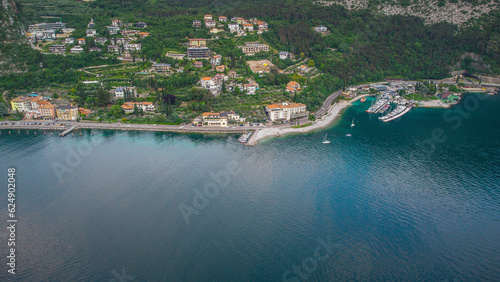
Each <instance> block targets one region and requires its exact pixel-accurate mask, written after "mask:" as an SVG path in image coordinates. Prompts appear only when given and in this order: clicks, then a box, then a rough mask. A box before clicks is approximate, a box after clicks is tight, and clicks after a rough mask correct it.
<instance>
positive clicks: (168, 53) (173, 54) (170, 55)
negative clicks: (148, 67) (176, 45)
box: [165, 52, 186, 60]
mask: <svg viewBox="0 0 500 282" xmlns="http://www.w3.org/2000/svg"><path fill="white" fill-rule="evenodd" d="M165 56H167V57H170V58H173V59H176V60H182V59H184V57H185V56H186V54H177V53H170V52H167V54H166V55H165Z"/></svg>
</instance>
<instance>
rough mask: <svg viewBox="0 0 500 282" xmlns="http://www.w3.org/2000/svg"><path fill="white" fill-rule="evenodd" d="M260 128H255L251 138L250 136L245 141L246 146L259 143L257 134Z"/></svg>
mask: <svg viewBox="0 0 500 282" xmlns="http://www.w3.org/2000/svg"><path fill="white" fill-rule="evenodd" d="M259 131H260V129H257V130H255V131H254V132H253V133H252V135H251V136H250V138H248V141H247V142H246V143H245V145H246V146H254V145H255V144H257V141H258V140H257V134H258V133H259Z"/></svg>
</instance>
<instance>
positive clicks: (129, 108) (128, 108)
mask: <svg viewBox="0 0 500 282" xmlns="http://www.w3.org/2000/svg"><path fill="white" fill-rule="evenodd" d="M134 106H137V108H139V109H142V110H143V111H144V112H154V110H155V105H154V104H153V103H152V102H125V103H124V104H123V105H122V109H123V111H124V112H125V113H127V114H130V113H133V112H134Z"/></svg>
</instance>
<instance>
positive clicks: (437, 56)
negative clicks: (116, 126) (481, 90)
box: [0, 0, 500, 109]
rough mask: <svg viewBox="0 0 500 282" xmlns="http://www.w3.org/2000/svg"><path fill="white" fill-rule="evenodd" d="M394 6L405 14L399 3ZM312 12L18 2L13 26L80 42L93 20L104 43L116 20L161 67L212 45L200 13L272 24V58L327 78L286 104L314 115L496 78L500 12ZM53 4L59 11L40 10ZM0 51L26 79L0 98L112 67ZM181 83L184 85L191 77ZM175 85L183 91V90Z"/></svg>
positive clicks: (226, 49) (126, 0)
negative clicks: (372, 97) (43, 25)
mask: <svg viewBox="0 0 500 282" xmlns="http://www.w3.org/2000/svg"><path fill="white" fill-rule="evenodd" d="M399 2H401V3H400V4H401V5H406V4H405V1H399ZM312 3H313V2H312V1H309V0H301V1H288V0H278V1H264V0H257V1H237V2H235V1H230V0H221V1H208V0H189V1H181V0H171V1H164V0H155V1H148V0H140V1H132V0H96V1H94V2H76V1H63V2H61V1H55V0H49V1H37V0H19V1H17V5H18V8H19V11H20V12H19V14H18V17H19V19H20V20H21V21H22V22H23V23H25V25H27V24H30V23H36V22H42V21H46V18H44V17H47V16H50V17H60V18H61V20H62V21H63V22H66V23H67V26H70V27H74V28H76V29H77V30H76V31H75V34H76V35H77V36H79V35H83V34H84V31H85V28H86V24H87V23H88V22H89V21H90V19H91V18H93V19H94V22H95V23H96V29H97V30H98V32H99V33H100V34H103V35H105V36H106V30H105V26H106V25H109V23H110V21H111V19H113V18H120V19H121V20H123V21H124V22H129V23H135V22H138V21H144V22H147V24H148V27H147V29H146V30H147V32H149V33H150V34H151V36H149V37H147V38H145V39H142V40H141V43H142V44H143V48H142V50H141V51H140V54H139V56H140V57H141V58H144V59H146V60H152V61H156V62H168V63H175V61H173V60H172V59H170V58H167V57H165V53H166V51H176V52H185V47H182V45H181V44H180V43H184V42H186V40H187V39H186V38H197V37H204V38H208V37H209V35H208V34H207V32H206V31H201V30H195V29H193V28H192V21H193V20H194V19H201V18H202V16H203V15H204V14H213V15H225V16H227V17H228V18H231V17H235V16H240V17H244V18H253V17H256V18H258V19H259V20H263V21H266V22H267V23H269V32H267V33H264V34H262V39H264V40H265V41H266V42H267V43H268V44H270V45H271V48H272V49H273V50H279V51H283V50H284V51H290V52H292V53H294V54H297V55H298V54H301V53H303V55H304V56H306V57H309V58H311V59H312V60H313V61H314V62H316V67H318V68H319V70H320V71H321V72H322V73H324V74H323V75H320V76H317V77H316V78H314V79H311V80H310V81H308V82H307V84H308V86H309V87H308V88H307V89H305V90H304V91H302V92H301V93H300V94H298V95H295V96H294V97H293V99H294V100H295V101H298V102H304V103H306V104H307V105H308V106H309V107H310V108H311V109H315V108H317V107H319V105H321V103H322V101H323V100H324V98H325V97H326V96H327V95H329V94H330V93H331V92H333V91H335V90H338V89H341V88H342V87H345V86H348V85H353V84H358V83H363V82H370V81H380V80H383V79H384V78H386V77H402V78H406V79H412V80H413V79H441V78H444V77H447V76H449V73H450V71H452V70H456V69H466V70H468V71H470V72H473V73H482V74H490V75H491V74H498V73H500V57H499V56H500V12H499V10H498V9H497V10H495V11H492V12H491V13H489V14H485V15H483V16H481V17H480V18H479V19H476V20H471V21H470V22H469V23H468V25H466V26H465V27H462V28H459V27H457V26H456V25H453V24H449V23H439V24H433V25H425V24H424V21H423V20H422V19H420V18H418V17H413V16H384V15H381V14H379V13H375V12H373V11H372V10H370V8H367V9H364V10H359V11H354V10H346V9H345V8H343V7H342V6H339V5H332V6H328V7H324V6H318V5H313V4H312ZM370 3H371V4H370V5H374V4H377V3H378V2H376V1H375V2H374V1H370ZM471 3H473V4H474V3H475V2H474V1H471ZM53 5H55V6H56V7H57V9H55V10H50V9H47V7H48V6H53ZM369 7H370V6H369ZM317 25H325V26H326V27H328V29H329V31H330V34H329V35H327V36H322V35H321V34H319V33H317V32H315V31H314V30H313V29H312V27H314V26H317ZM107 36H108V37H109V35H107ZM214 42H217V43H211V44H212V45H211V46H209V47H211V48H212V49H214V50H216V51H217V53H219V54H221V55H223V56H227V57H230V58H231V62H230V65H231V66H235V65H236V64H239V65H242V63H243V62H244V60H245V58H244V57H243V58H242V57H241V52H240V51H239V49H238V48H236V46H235V44H234V41H232V40H227V39H220V40H219V41H214ZM0 51H1V52H2V53H4V54H5V53H10V54H13V55H12V58H13V61H14V63H15V64H16V65H20V66H23V67H24V69H25V70H26V71H25V72H24V73H21V74H19V73H17V74H11V75H6V76H2V77H1V78H0V87H2V88H4V89H20V88H23V89H24V88H26V89H30V88H35V87H37V86H44V85H48V84H51V83H58V84H68V85H76V83H78V80H79V75H80V74H79V72H78V69H79V68H82V67H86V66H91V65H103V64H117V63H119V62H118V61H117V60H116V59H115V58H113V57H109V56H103V55H101V54H93V53H82V54H80V55H77V56H42V55H41V54H40V53H39V52H38V51H35V50H33V49H31V48H30V47H28V46H27V45H23V44H16V43H12V44H3V45H1V46H0ZM466 52H473V53H475V54H477V55H479V56H480V57H481V58H482V59H483V60H484V65H486V66H487V67H486V68H482V69H478V68H477V64H475V63H474V62H472V61H471V60H470V59H469V58H466V59H462V58H461V57H462V55H463V54H464V53H466ZM263 56H266V54H263ZM183 81H188V82H189V83H191V82H193V81H196V78H193V77H189V78H188V79H183ZM275 81H276V80H275V78H272V79H268V80H267V84H269V85H274V84H275ZM287 81H289V79H288V80H287V79H284V80H283V81H281V83H278V84H282V83H285V84H286V82H287ZM263 82H264V83H266V81H263ZM139 83H140V82H139ZM177 83H178V82H176V79H173V80H172V82H168V81H167V82H165V83H162V85H161V86H163V85H164V86H165V87H166V88H169V87H176V86H177V85H178V84H177ZM179 85H182V86H183V87H187V85H185V84H184V82H183V83H181V84H179ZM155 86H157V85H155Z"/></svg>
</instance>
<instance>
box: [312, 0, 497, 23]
mask: <svg viewBox="0 0 500 282" xmlns="http://www.w3.org/2000/svg"><path fill="white" fill-rule="evenodd" d="M315 4H317V5H322V6H330V5H337V4H338V5H342V6H343V7H344V8H346V9H348V10H361V9H367V8H369V9H371V10H373V11H377V12H379V13H382V14H384V15H388V16H395V15H403V16H416V17H420V18H422V19H424V20H425V24H428V25H430V24H435V23H439V22H448V23H452V24H456V25H458V26H462V25H464V24H466V23H467V22H469V20H470V19H477V18H479V17H480V16H481V15H483V14H488V13H489V12H491V11H492V10H495V9H498V8H499V6H500V2H498V1H496V0H491V1H481V2H477V1H462V0H454V1H449V2H447V1H446V0H416V1H409V0H403V1H399V2H396V1H372V0H335V1H317V2H315Z"/></svg>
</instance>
